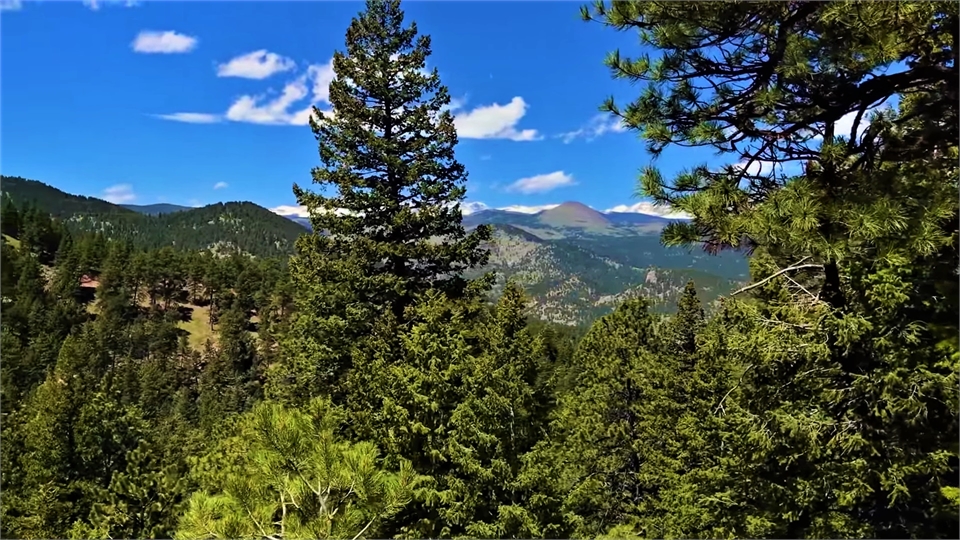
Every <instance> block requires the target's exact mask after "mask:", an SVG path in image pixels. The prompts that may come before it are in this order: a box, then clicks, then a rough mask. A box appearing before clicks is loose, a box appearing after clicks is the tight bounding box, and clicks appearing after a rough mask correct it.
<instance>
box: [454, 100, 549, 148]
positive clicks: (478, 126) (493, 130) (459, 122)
mask: <svg viewBox="0 0 960 540" xmlns="http://www.w3.org/2000/svg"><path fill="white" fill-rule="evenodd" d="M454 105H457V107H456V108H455V107H454ZM459 107H462V103H453V102H451V105H450V110H452V111H453V110H456V109H458V108H459ZM526 112H527V104H526V102H525V101H523V98H522V97H519V96H517V97H514V98H513V99H511V100H510V103H507V104H506V105H500V104H497V103H494V104H493V105H485V106H482V107H477V108H476V109H473V110H472V111H465V112H461V113H459V114H455V116H454V124H455V125H456V127H457V135H459V136H460V137H461V138H464V139H509V140H511V141H536V140H539V139H541V138H542V137H541V136H540V134H539V133H537V130H535V129H524V130H520V131H518V130H517V123H519V122H520V119H521V118H523V115H525V114H526Z"/></svg>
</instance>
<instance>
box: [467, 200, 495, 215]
mask: <svg viewBox="0 0 960 540" xmlns="http://www.w3.org/2000/svg"><path fill="white" fill-rule="evenodd" d="M489 209H490V207H489V206H487V205H485V204H483V203H482V202H465V203H460V213H462V214H463V215H465V216H466V215H469V214H475V213H477V212H483V211H484V210H489Z"/></svg>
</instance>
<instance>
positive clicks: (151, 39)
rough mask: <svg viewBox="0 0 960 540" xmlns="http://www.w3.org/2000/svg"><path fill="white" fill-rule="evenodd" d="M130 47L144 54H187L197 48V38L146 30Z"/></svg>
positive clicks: (170, 31)
mask: <svg viewBox="0 0 960 540" xmlns="http://www.w3.org/2000/svg"><path fill="white" fill-rule="evenodd" d="M130 46H131V47H132V48H133V50H134V51H136V52H138V53H144V54H177V53H187V52H190V51H192V50H193V49H194V48H196V46H197V38H195V37H192V36H188V35H185V34H180V33H178V32H174V31H173V30H167V31H164V32H158V31H154V30H144V31H142V32H140V33H139V34H137V37H136V39H134V40H133V43H131V44H130Z"/></svg>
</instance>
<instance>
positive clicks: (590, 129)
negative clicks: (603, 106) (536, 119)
mask: <svg viewBox="0 0 960 540" xmlns="http://www.w3.org/2000/svg"><path fill="white" fill-rule="evenodd" d="M626 130H627V126H625V125H624V124H623V122H622V121H621V120H620V118H618V117H616V116H613V115H612V114H598V115H596V116H594V117H593V118H591V119H590V121H589V122H587V123H586V125H584V126H583V127H581V128H580V129H578V130H576V131H568V132H567V133H562V134H560V135H559V137H560V138H562V139H563V143H564V144H569V143H571V142H573V141H574V140H576V139H578V138H581V137H582V138H584V139H586V141H587V142H590V141H592V140H594V139H596V138H597V137H599V136H601V135H603V134H605V133H623V132H624V131H626Z"/></svg>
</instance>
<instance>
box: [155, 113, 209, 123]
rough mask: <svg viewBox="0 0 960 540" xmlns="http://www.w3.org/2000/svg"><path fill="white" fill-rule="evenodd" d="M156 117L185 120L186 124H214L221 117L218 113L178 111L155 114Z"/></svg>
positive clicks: (177, 120) (178, 120)
mask: <svg viewBox="0 0 960 540" xmlns="http://www.w3.org/2000/svg"><path fill="white" fill-rule="evenodd" d="M155 116H156V117H158V118H163V119H164V120H173V121H174V122H186V123H188V124H216V123H217V122H220V121H222V120H223V119H222V118H221V117H220V115H218V114H208V113H192V112H178V113H173V114H157V115H155Z"/></svg>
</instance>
